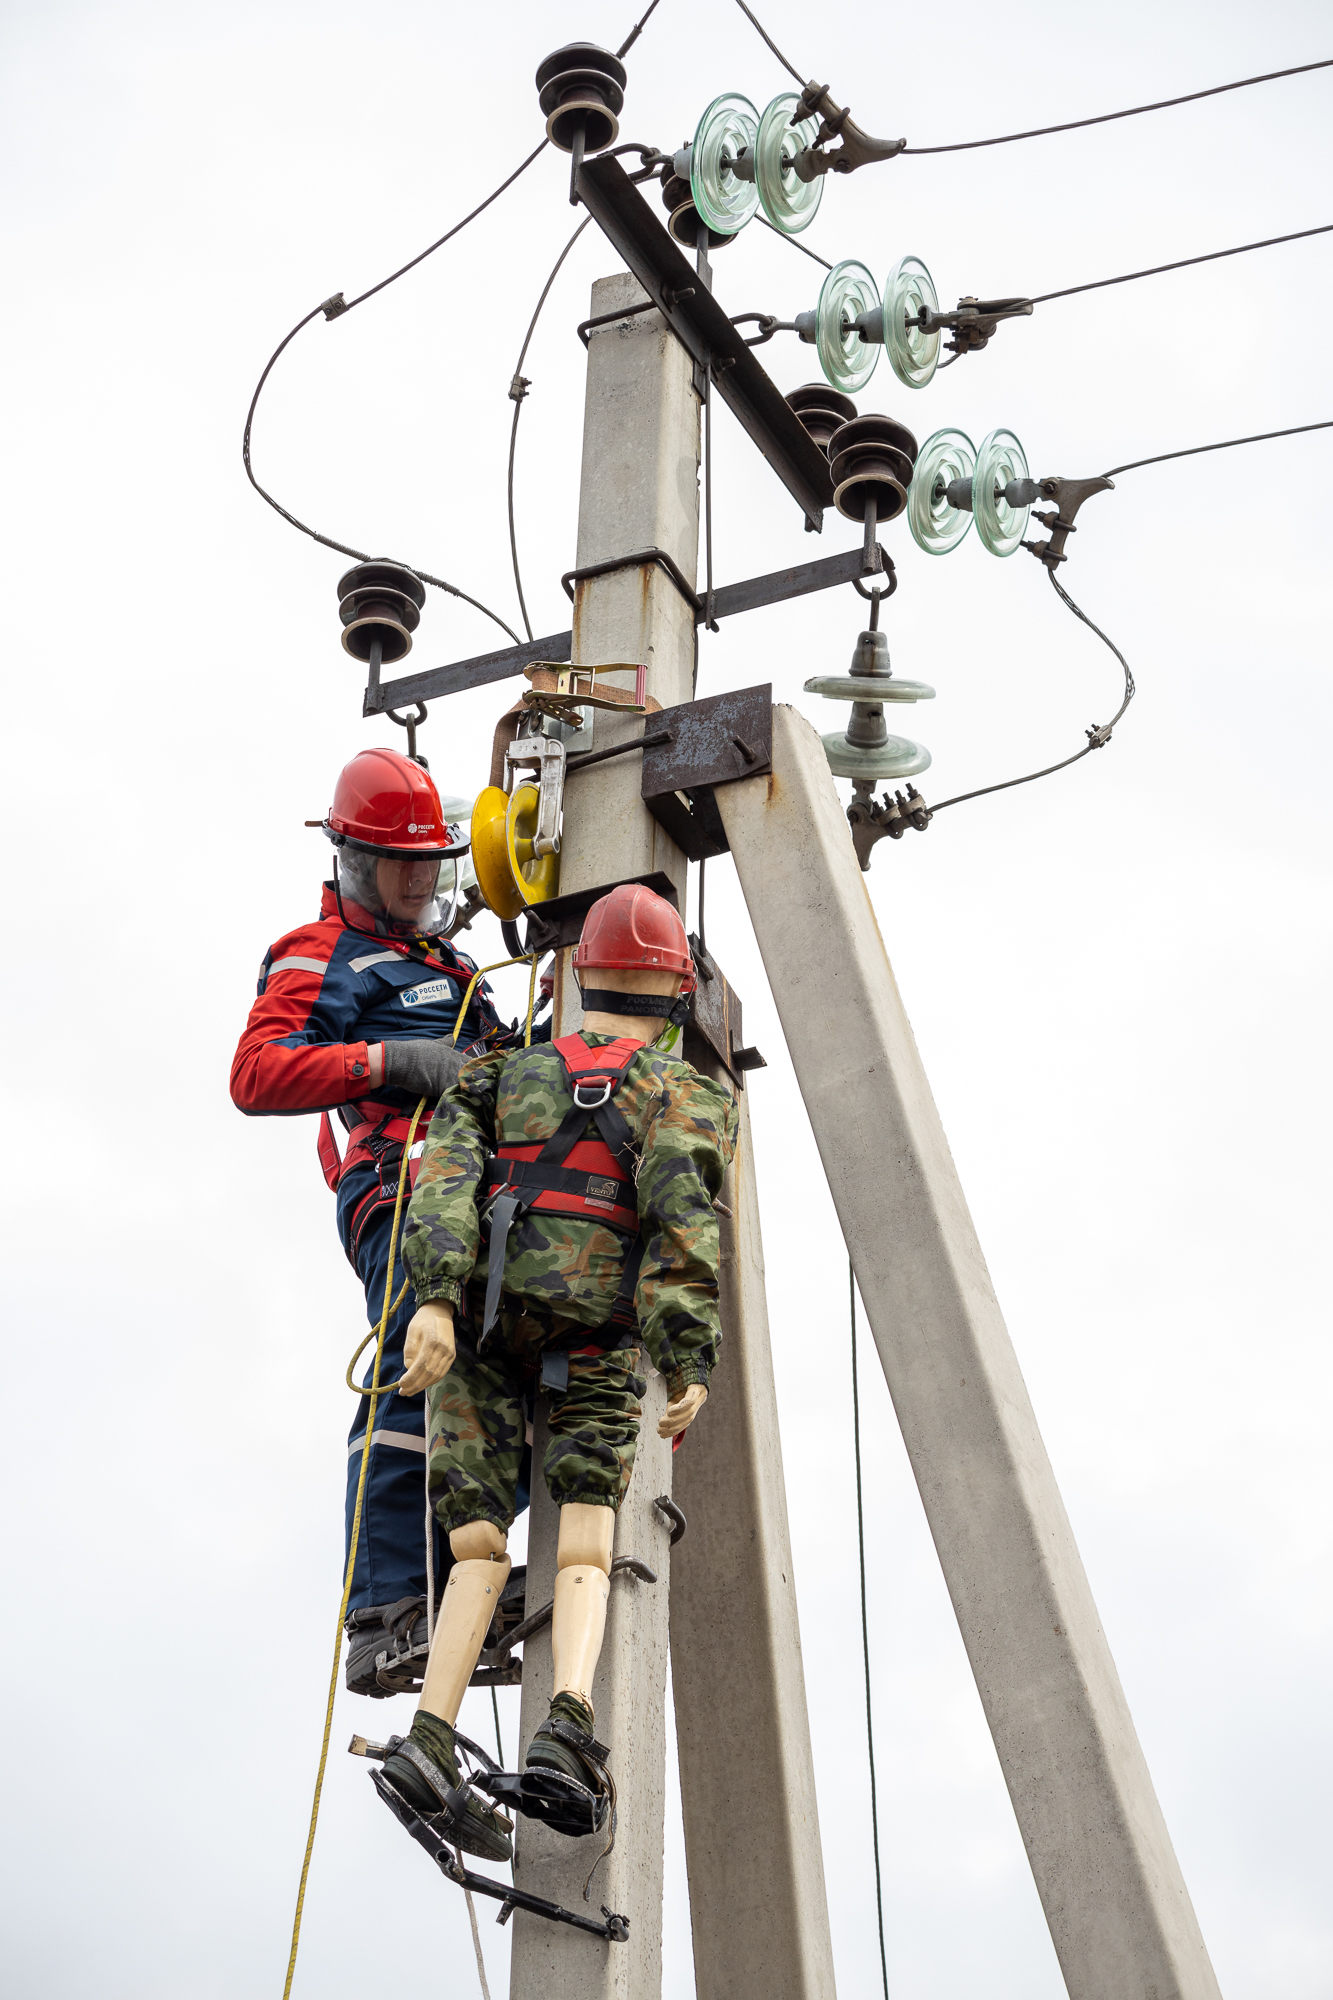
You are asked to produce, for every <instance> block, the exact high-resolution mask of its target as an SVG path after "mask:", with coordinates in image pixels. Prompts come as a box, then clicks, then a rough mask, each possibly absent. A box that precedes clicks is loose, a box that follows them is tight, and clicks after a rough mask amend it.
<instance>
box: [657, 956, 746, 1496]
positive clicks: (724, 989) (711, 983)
mask: <svg viewBox="0 0 1333 2000" xmlns="http://www.w3.org/2000/svg"><path fill="white" fill-rule="evenodd" d="M690 950H691V952H692V953H693V954H694V966H695V971H696V972H697V974H698V979H699V983H698V985H697V986H696V987H695V989H694V992H693V994H692V996H691V1007H690V1018H689V1020H688V1021H687V1022H686V1023H685V1041H684V1049H685V1060H686V1061H687V1062H694V1059H695V1056H696V1055H698V1054H699V1053H701V1045H702V1047H703V1048H708V1049H711V1050H712V1052H713V1054H714V1055H715V1056H716V1057H717V1059H718V1061H719V1062H720V1063H722V1064H723V1065H724V1066H725V1068H726V1070H727V1072H728V1074H729V1075H730V1077H731V1079H732V1081H733V1082H734V1083H735V1085H736V1088H737V1089H738V1090H743V1089H744V1088H745V1072H746V1070H747V1069H767V1068H768V1064H767V1063H766V1062H765V1061H764V1058H763V1057H762V1056H761V1055H760V1053H759V1051H758V1049H747V1048H746V1047H745V1037H744V1035H743V1033H742V1031H741V1000H740V995H739V994H738V993H737V992H736V990H735V988H734V987H733V986H731V985H729V983H728V982H727V980H726V978H725V977H724V975H723V972H722V969H721V967H720V966H719V965H718V962H717V960H716V959H715V958H714V957H713V955H712V953H711V952H710V951H709V950H708V948H707V947H706V946H705V945H704V944H703V943H702V942H701V941H700V940H699V939H698V938H697V937H695V936H694V934H693V933H691V935H690ZM695 1066H696V1068H697V1067H698V1065H697V1063H696V1065H695ZM657 1505H658V1506H659V1507H660V1506H661V1505H662V1503H661V1501H660V1500H659V1501H658V1502H657Z"/></svg>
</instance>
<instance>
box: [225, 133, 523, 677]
mask: <svg viewBox="0 0 1333 2000" xmlns="http://www.w3.org/2000/svg"><path fill="white" fill-rule="evenodd" d="M549 143H550V142H549V140H546V139H543V140H542V142H541V145H540V146H537V147H535V148H534V149H533V151H532V152H531V153H529V154H528V157H527V158H526V160H524V161H523V162H522V163H521V164H520V165H519V166H517V167H515V169H514V171H513V173H512V174H510V175H509V176H508V178H507V179H506V180H503V181H501V183H500V185H499V187H497V188H495V189H494V190H493V191H492V192H491V193H490V194H488V195H487V197H486V199H485V201H482V202H478V204H477V206H476V207H475V208H474V209H473V210H472V212H471V213H470V214H469V215H465V216H464V217H463V220H462V221H461V222H456V223H455V224H454V226H453V228H452V229H446V231H445V232H444V235H443V236H439V237H437V238H436V240H435V241H434V243H432V244H431V245H430V246H429V247H428V248H427V249H425V250H423V251H421V253H420V255H419V256H416V257H413V258H412V259H411V260H410V262H408V263H406V264H402V265H400V266H399V268H398V269H397V270H396V271H394V272H391V273H390V275H389V276H388V277H387V278H381V279H380V281H379V283H378V284H376V285H371V286H370V287H369V289H368V290H366V291H364V292H360V293H358V295H357V296H356V298H354V299H352V300H350V301H348V300H345V299H344V298H343V296H342V294H341V293H340V292H335V293H334V295H333V297H332V298H329V299H325V300H324V301H323V302H322V303H321V304H320V305H317V306H315V307H313V308H312V310H311V311H310V312H308V313H307V314H306V315H305V318H304V319H299V320H298V321H297V322H296V325H295V326H294V327H293V328H292V330H291V332H290V333H289V334H287V335H286V336H285V337H284V338H283V339H282V340H280V341H279V342H278V345H277V346H276V347H275V348H274V350H273V352H272V354H271V355H270V356H269V358H268V360H267V362H266V363H265V365H264V372H263V374H262V375H261V376H260V378H259V380H258V382H257V383H256V385H255V393H254V395H253V396H252V397H251V398H250V408H249V410H248V411H247V412H246V418H245V430H244V432H243V434H242V437H241V458H242V461H243V463H244V465H245V476H246V478H247V479H248V480H249V482H250V484H251V485H252V486H253V487H254V489H255V492H256V493H257V494H258V495H259V497H260V499H261V500H265V501H267V502H268V504H269V506H270V507H271V508H272V509H273V511H274V513H276V514H281V516H282V518H283V520H284V521H288V522H290V523H291V525H292V527H293V528H298V529H299V530H300V532H301V533H302V534H303V535H309V537H310V539H311V540H312V541H315V542H319V543H321V544H322V545H323V547H324V548H326V549H336V550H337V551H338V553H339V554H340V555H345V556H353V557H355V559H356V560H357V562H368V561H370V557H369V555H368V554H367V552H366V551H365V550H364V549H354V548H352V547H351V546H350V544H349V543H347V542H339V541H335V540H334V539H333V537H332V536H330V535H325V534H321V533H320V531H319V529H317V528H312V527H310V526H309V525H308V524H307V523H306V522H305V521H298V520H297V518H296V516H295V514H292V513H290V512H289V511H288V510H287V508H286V507H284V506H283V505H282V503H281V501H279V500H275V499H274V497H273V495H272V494H271V493H270V492H269V491H268V490H267V488H266V487H263V486H261V485H260V483H259V481H258V480H257V479H256V478H255V471H254V466H253V464H252V462H251V457H250V440H251V433H252V431H253V429H254V421H255V410H256V409H257V407H258V404H259V398H260V396H261V395H262V393H263V389H264V384H265V383H266V382H267V381H268V378H269V376H270V374H271V373H272V372H273V366H274V363H275V362H276V361H277V360H278V358H279V356H280V355H281V354H282V353H283V352H284V351H285V349H286V348H287V347H289V346H290V344H291V342H292V341H293V340H295V338H296V336H297V334H298V333H300V331H301V329H302V328H303V327H306V326H309V324H310V322H311V320H312V319H314V317H315V315H316V314H317V313H321V312H322V313H323V314H324V317H325V319H327V320H334V319H341V318H342V316H343V314H344V313H349V312H351V310H352V308H353V307H354V306H359V305H363V304H364V303H365V301H366V300H367V299H370V298H373V297H374V296H375V294H376V292H382V291H383V290H384V288H385V286H386V285H392V284H394V283H395V282H396V280H397V279H399V278H401V277H403V276H404V274H405V273H406V272H408V271H412V270H415V269H416V266H417V265H418V264H420V263H422V262H423V261H424V260H425V259H426V258H427V257H430V256H433V255H434V253H435V251H437V250H439V249H440V248H441V247H442V246H443V245H444V244H446V243H447V242H449V240H450V238H451V237H454V236H457V235H458V233H459V231H460V230H461V229H466V228H467V225H468V223H469V222H474V221H475V220H476V218H477V217H478V216H479V215H480V214H481V213H482V212H483V210H485V209H487V208H489V207H490V205H491V203H492V202H493V201H497V200H498V199H499V197H500V196H501V195H502V194H503V193H504V192H505V190H506V188H510V187H512V186H513V184H514V182H515V181H516V180H517V179H518V177H519V175H520V174H523V173H526V172H527V170H528V168H529V167H530V166H531V165H532V163H533V161H534V160H535V159H536V158H537V156H538V155H539V154H540V153H542V152H544V151H545V149H546V147H547V146H548V144H549ZM406 567H407V568H409V569H411V570H412V574H413V575H414V576H418V577H420V579H421V581H422V582H423V583H431V584H434V586H435V588H436V589H437V590H445V591H448V593H449V595H450V596H451V597H457V598H460V599H461V600H462V601H463V603H465V604H471V605H472V606H473V607H474V608H475V609H476V610H478V611H480V612H482V613H484V615H485V616H486V617H487V618H489V619H491V620H492V621H493V623H494V624H496V625H498V626H499V627H500V630H501V631H502V632H507V633H508V634H509V637H510V638H511V639H512V640H513V641H514V643H515V645H517V643H518V634H517V632H515V631H514V630H513V628H512V627H511V626H509V625H507V624H506V623H505V621H504V619H503V618H501V617H500V615H499V613H498V612H495V611H492V610H491V609H490V608H489V606H487V605H485V604H482V603H481V602H480V600H479V599H477V598H475V597H470V596H469V595H468V593H467V592H466V591H465V590H460V589H459V588H458V586H457V584H453V583H447V582H446V581H445V579H444V578H443V577H442V576H432V575H431V574H430V572H429V571H428V570H424V569H417V568H415V566H414V565H412V564H410V563H409V564H407V565H406Z"/></svg>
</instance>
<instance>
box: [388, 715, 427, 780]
mask: <svg viewBox="0 0 1333 2000" xmlns="http://www.w3.org/2000/svg"><path fill="white" fill-rule="evenodd" d="M384 713H385V714H386V715H387V716H388V718H389V720H390V722H396V723H397V724H398V727H399V728H400V729H405V730H406V731H407V754H408V756H409V757H410V758H411V759H412V762H413V763H414V764H420V766H421V768H422V770H423V771H428V770H429V769H430V766H429V764H428V763H427V762H426V760H425V758H424V757H418V755H417V731H418V729H419V728H420V727H421V725H422V723H423V722H424V721H425V720H426V704H425V702H424V701H419V702H418V703H417V705H416V714H415V715H400V714H399V713H398V710H397V709H396V708H386V709H385V711H384Z"/></svg>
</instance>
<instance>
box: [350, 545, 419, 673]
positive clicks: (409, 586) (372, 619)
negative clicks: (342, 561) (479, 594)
mask: <svg viewBox="0 0 1333 2000" xmlns="http://www.w3.org/2000/svg"><path fill="white" fill-rule="evenodd" d="M425 602H426V586H425V584H424V583H422V581H421V579H420V577H417V576H414V575H413V574H412V572H411V570H410V569H406V568H404V566H403V565H402V564H401V563H395V562H388V561H386V560H383V559H379V560H376V561H374V562H365V563H358V564H357V566H356V568H355V569H349V570H348V571H347V573H346V575H345V576H342V577H340V578H339V579H338V616H339V618H340V619H341V620H342V624H343V635H342V642H343V650H344V651H345V652H348V653H350V654H351V656H352V658H353V659H354V660H368V659H369V658H370V648H371V644H372V642H373V640H375V639H376V638H378V639H379V641H380V659H381V663H382V664H383V665H384V666H390V665H392V663H393V662H394V661H395V660H401V659H403V658H404V656H405V655H406V654H408V653H410V652H411V650H412V634H413V633H414V632H415V631H416V628H417V626H418V625H419V624H420V623H421V607H422V605H423V604H424V603H425Z"/></svg>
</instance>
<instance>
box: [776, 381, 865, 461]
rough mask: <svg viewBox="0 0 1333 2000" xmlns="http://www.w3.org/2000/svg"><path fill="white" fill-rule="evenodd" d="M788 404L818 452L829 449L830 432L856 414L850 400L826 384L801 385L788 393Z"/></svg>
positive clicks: (809, 383) (854, 406) (831, 434)
mask: <svg viewBox="0 0 1333 2000" xmlns="http://www.w3.org/2000/svg"><path fill="white" fill-rule="evenodd" d="M787 401H788V402H789V403H790V404H791V407H792V408H793V410H795V412H796V414H797V416H798V417H799V418H800V420H801V422H802V423H803V424H804V425H805V428H806V429H807V430H808V431H809V433H810V435H811V437H812V438H813V439H814V441H815V443H816V444H817V445H818V446H819V448H820V450H821V451H827V450H828V446H829V439H830V438H831V437H832V436H833V433H834V432H835V431H836V430H839V429H840V428H841V427H842V425H843V424H846V423H850V422H851V420H852V418H853V417H854V416H855V415H856V405H855V403H854V402H853V401H852V399H851V397H850V396H844V395H842V394H840V392H839V391H838V390H837V389H832V388H830V387H829V385H828V383H827V382H803V383H802V384H801V386H800V388H799V389H793V390H792V391H791V392H790V394H789V395H788V397H787Z"/></svg>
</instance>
